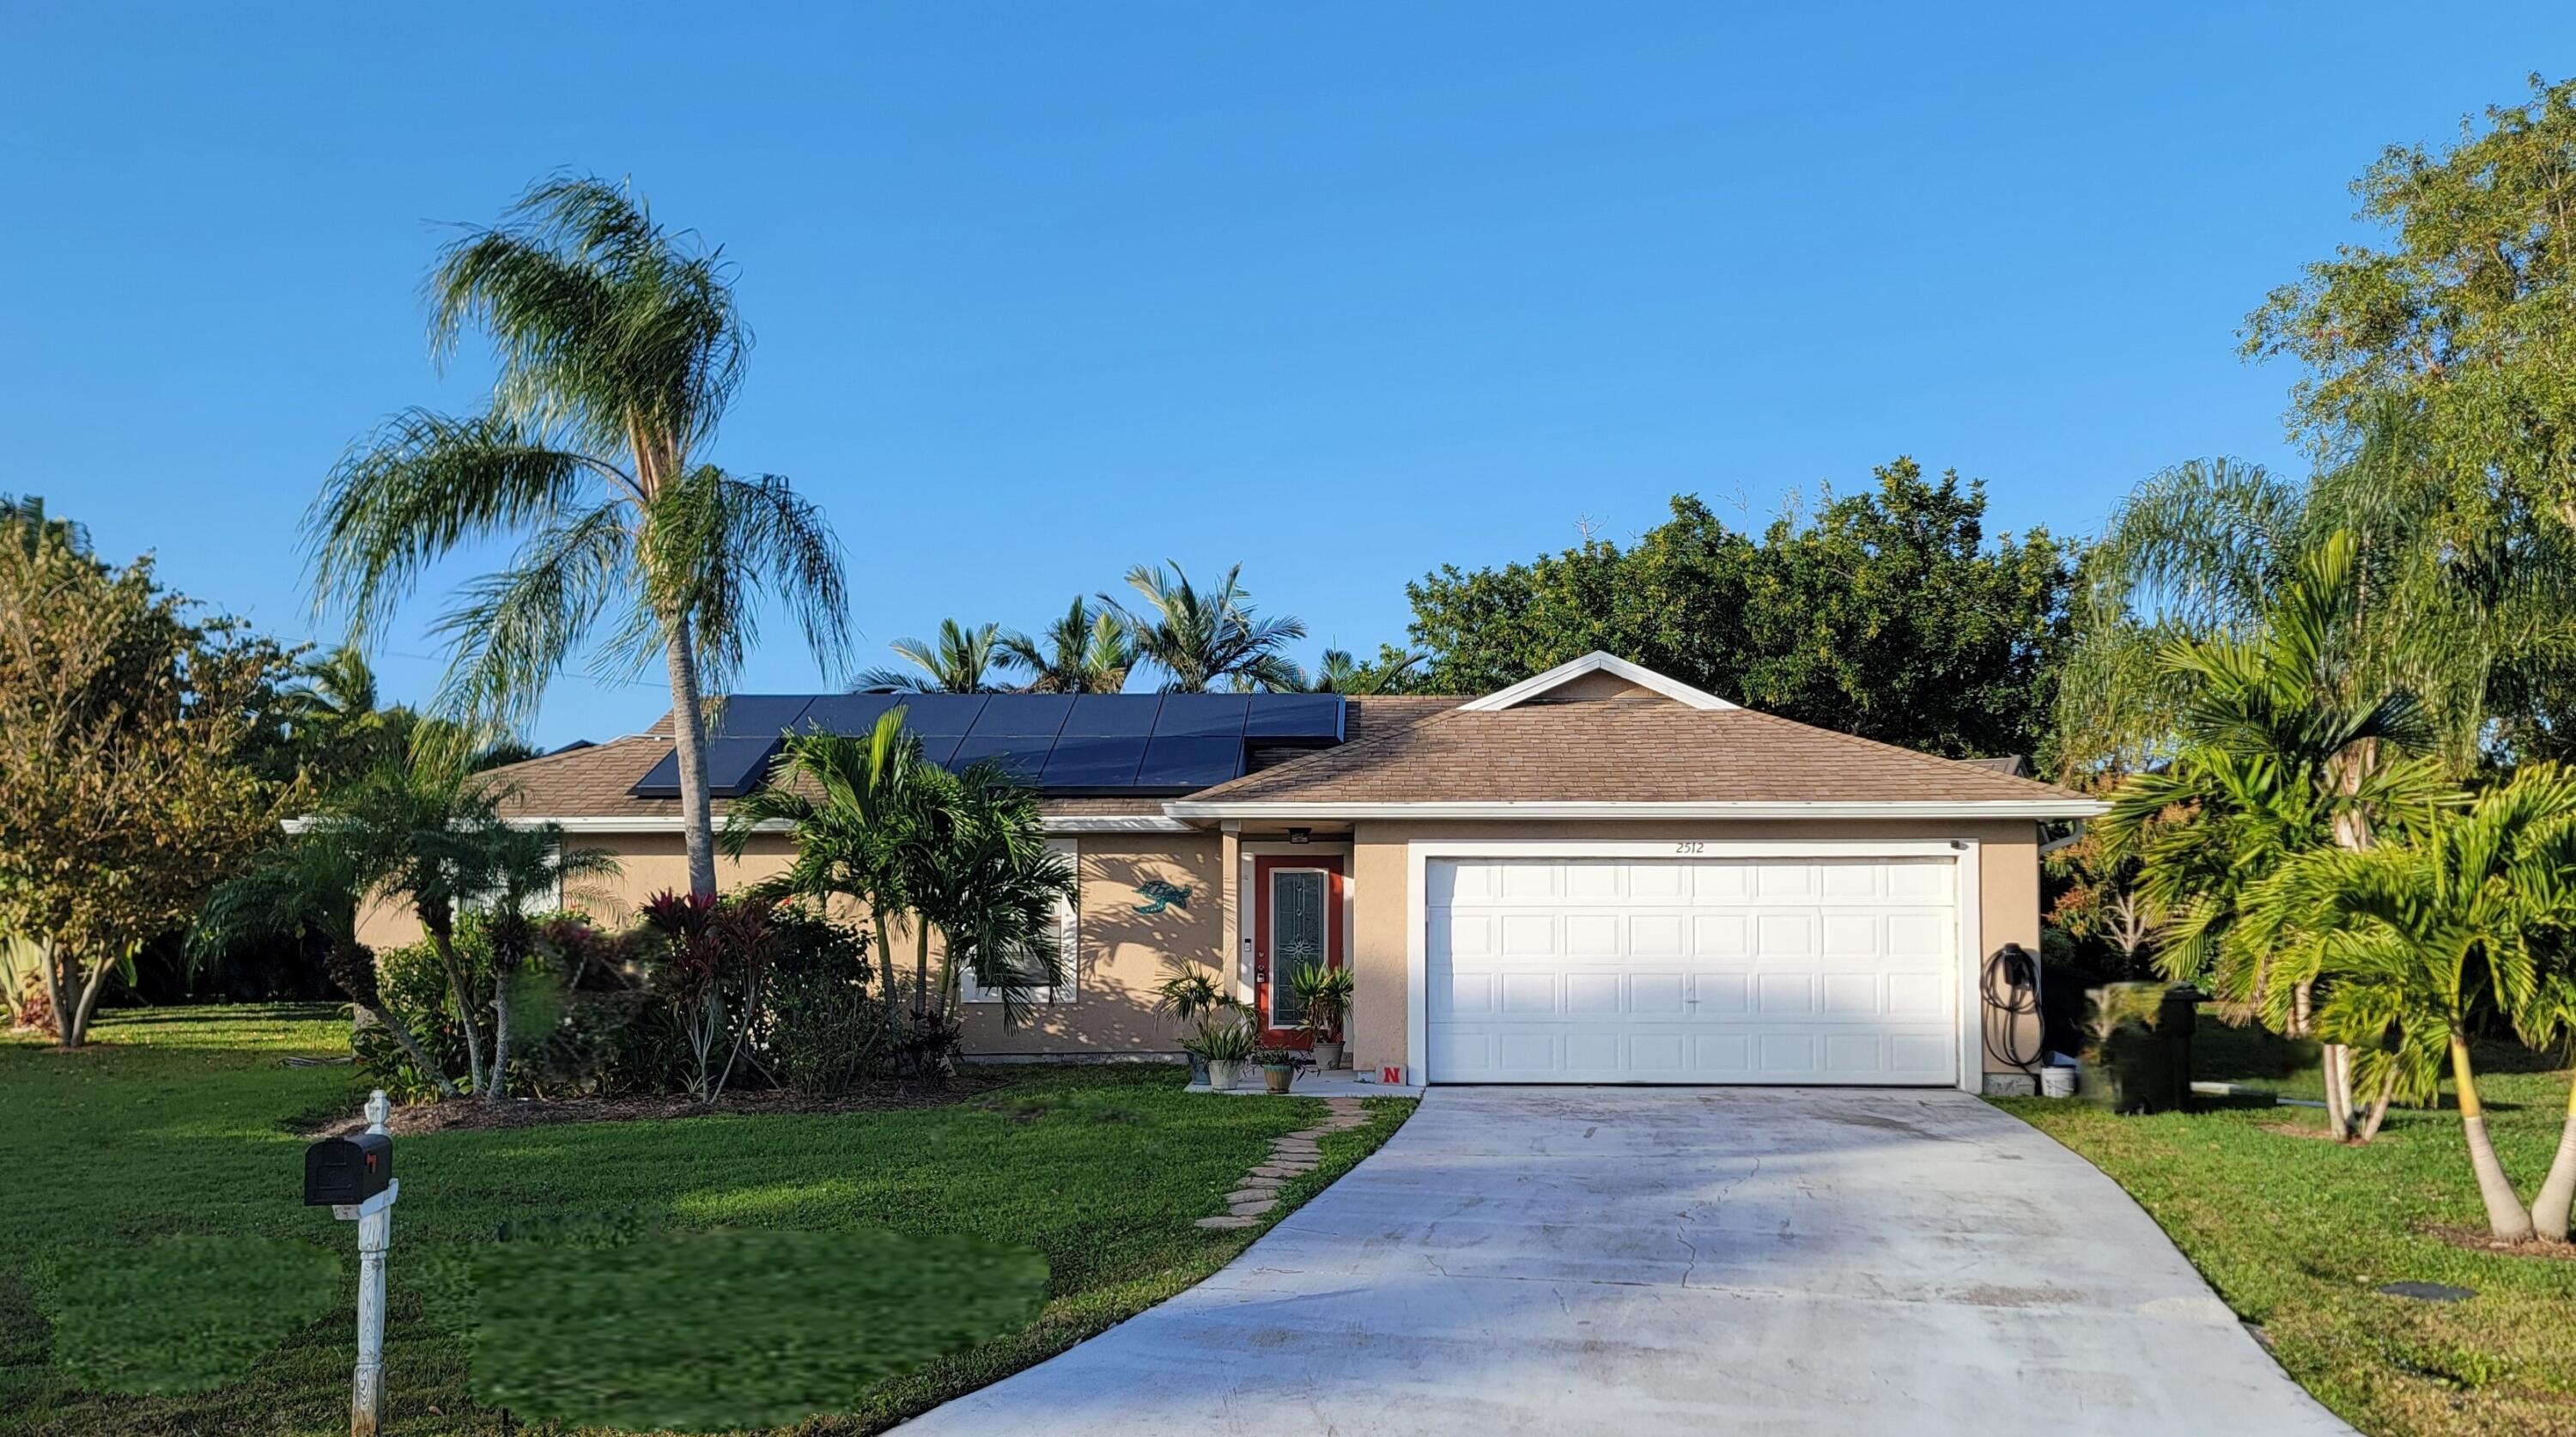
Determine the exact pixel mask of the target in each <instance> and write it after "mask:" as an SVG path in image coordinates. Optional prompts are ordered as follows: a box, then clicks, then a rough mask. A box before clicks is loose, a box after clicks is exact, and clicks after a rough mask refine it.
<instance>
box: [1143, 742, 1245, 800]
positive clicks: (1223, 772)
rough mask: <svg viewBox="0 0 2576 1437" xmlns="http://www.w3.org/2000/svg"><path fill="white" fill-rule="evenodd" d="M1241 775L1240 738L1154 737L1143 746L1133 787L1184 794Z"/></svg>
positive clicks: (1241, 747)
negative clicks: (1143, 755)
mask: <svg viewBox="0 0 2576 1437" xmlns="http://www.w3.org/2000/svg"><path fill="white" fill-rule="evenodd" d="M1242 775H1243V740H1242V739H1241V738H1240V737H1210V736H1207V735H1178V736H1168V737H1167V736H1164V735H1160V734H1157V735H1156V736H1155V737H1154V738H1153V740H1152V741H1151V742H1149V743H1147V744H1146V745H1145V762H1144V763H1143V764H1142V765H1141V766H1139V767H1138V768H1137V770H1136V786H1137V787H1138V788H1162V789H1174V790H1178V791H1184V792H1186V791H1188V790H1190V789H1197V788H1205V787H1207V786H1208V785H1210V784H1215V783H1223V782H1225V781H1226V780H1227V779H1230V778H1239V777H1241V776H1242Z"/></svg>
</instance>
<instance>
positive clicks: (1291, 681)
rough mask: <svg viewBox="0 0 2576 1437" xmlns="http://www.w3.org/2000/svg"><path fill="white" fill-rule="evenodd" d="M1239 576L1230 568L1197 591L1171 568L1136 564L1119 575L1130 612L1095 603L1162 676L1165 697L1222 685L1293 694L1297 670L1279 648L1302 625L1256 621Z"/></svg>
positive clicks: (1239, 569)
mask: <svg viewBox="0 0 2576 1437" xmlns="http://www.w3.org/2000/svg"><path fill="white" fill-rule="evenodd" d="M1242 574H1243V566H1242V565H1241V564H1237V565H1235V566H1234V567H1233V568H1231V569H1228V570H1226V571H1225V578H1224V579H1222V580H1220V581H1219V582H1218V583H1217V584H1216V585H1215V586H1214V587H1213V588H1208V589H1201V588H1199V587H1198V586H1197V585H1195V584H1193V583H1191V582H1190V576H1189V575H1188V574H1187V573H1185V572H1183V570H1182V569H1181V566H1180V565H1178V564H1173V565H1171V566H1170V567H1169V568H1168V569H1166V568H1158V567H1156V566H1153V565H1150V564H1139V565H1137V566H1136V567H1135V568H1133V569H1130V570H1128V571H1127V586H1128V587H1129V588H1130V589H1133V590H1134V591H1135V592H1136V595H1137V602H1136V604H1135V606H1134V607H1132V608H1131V607H1129V606H1127V605H1124V604H1121V603H1119V601H1118V600H1116V599H1115V598H1112V597H1110V596H1109V595H1107V594H1103V595H1101V596H1100V597H1101V600H1102V601H1103V602H1105V603H1107V604H1108V605H1109V606H1110V607H1111V608H1112V609H1113V610H1115V611H1116V612H1117V614H1118V616H1119V618H1120V621H1121V622H1122V623H1123V624H1125V626H1126V628H1127V632H1128V634H1129V636H1130V638H1131V640H1132V641H1133V643H1134V645H1135V649H1136V653H1137V655H1138V657H1140V658H1142V659H1145V660H1146V661H1148V662H1150V663H1152V664H1153V665H1154V666H1155V667H1156V668H1159V669H1161V670H1162V671H1163V675H1164V678H1163V691H1164V692H1165V693H1177V694H1197V693H1207V692H1209V691H1211V690H1213V689H1215V688H1216V687H1218V686H1219V685H1220V684H1223V683H1225V682H1226V681H1228V680H1232V681H1235V682H1236V683H1237V684H1238V685H1239V686H1248V687H1252V688H1261V689H1272V690H1287V689H1294V688H1295V687H1296V686H1297V682H1298V677H1299V675H1298V673H1297V666H1296V665H1295V664H1293V663H1291V662H1289V660H1288V657H1287V655H1286V654H1284V653H1282V652H1281V650H1283V649H1285V648H1286V647H1287V646H1288V645H1290V644H1292V643H1295V642H1296V641H1297V640H1299V639H1302V638H1304V637H1306V625H1305V624H1304V622H1303V621H1301V620H1298V619H1294V618H1287V617H1281V618H1275V619H1264V618H1259V617H1256V616H1255V615H1254V613H1253V608H1252V595H1251V594H1250V593H1249V592H1247V591H1246V590H1245V589H1244V587H1243V583H1242Z"/></svg>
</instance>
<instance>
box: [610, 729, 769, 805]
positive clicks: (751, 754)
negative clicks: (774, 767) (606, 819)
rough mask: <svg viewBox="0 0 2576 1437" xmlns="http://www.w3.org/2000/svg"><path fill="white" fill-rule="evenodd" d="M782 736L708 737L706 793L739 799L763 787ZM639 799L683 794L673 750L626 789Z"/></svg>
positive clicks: (675, 754)
mask: <svg viewBox="0 0 2576 1437" xmlns="http://www.w3.org/2000/svg"><path fill="white" fill-rule="evenodd" d="M778 748H779V738H778V736H777V735H776V734H771V735H769V736H768V737H766V738H733V737H718V738H711V739H708V740H707V792H709V793H711V794H713V795H715V796H716V797H718V798H740V797H742V796H743V795H744V794H746V793H749V792H751V791H752V790H753V789H755V788H758V787H760V781H761V780H762V779H763V778H766V777H767V776H768V774H769V761H770V759H771V758H773V757H775V756H776V755H777V753H778ZM627 792H629V793H631V794H633V795H635V796H636V797H637V798H678V797H679V796H680V755H679V754H678V753H677V752H676V751H674V752H671V753H666V754H664V755H662V761H661V762H660V763H657V764H655V765H653V767H652V770H651V771H650V772H648V773H646V774H645V775H644V776H643V777H642V778H640V779H638V780H636V782H635V786H634V787H633V788H630V789H628V790H627Z"/></svg>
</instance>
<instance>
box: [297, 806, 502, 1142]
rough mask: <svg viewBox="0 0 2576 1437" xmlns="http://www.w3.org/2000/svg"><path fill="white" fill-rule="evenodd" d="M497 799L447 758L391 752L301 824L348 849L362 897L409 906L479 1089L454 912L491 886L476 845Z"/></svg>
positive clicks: (478, 1051) (477, 1026)
mask: <svg viewBox="0 0 2576 1437" xmlns="http://www.w3.org/2000/svg"><path fill="white" fill-rule="evenodd" d="M501 797H502V791H501V790H499V789H497V788H495V787H494V786H492V785H491V784H490V783H488V782H483V781H478V780H476V779H475V778H474V777H473V776H472V775H471V774H469V773H468V772H466V770H465V769H464V767H463V766H462V765H461V764H458V763H456V762H454V761H453V759H452V758H438V757H430V756H422V757H419V758H413V759H400V760H391V761H387V762H385V763H381V764H379V765H377V766H376V767H375V768H374V769H372V770H370V771H369V772H368V773H367V774H366V776H365V777H364V778H362V779H360V780H359V781H358V782H356V783H355V784H352V785H350V786H349V787H347V788H345V789H343V790H341V791H340V792H338V793H336V794H333V795H331V796H329V797H328V798H327V799H325V800H324V802H323V803H322V805H321V808H320V810H319V811H318V812H317V813H316V814H315V815H314V816H313V817H312V818H310V819H308V820H307V829H306V831H307V832H308V833H312V834H317V835H321V836H323V837H324V838H326V839H328V840H329V841H331V842H334V843H338V844H340V845H341V846H343V847H345V848H347V849H349V850H350V852H351V853H353V854H355V855H356V862H357V863H358V865H359V868H360V871H362V872H363V873H365V874H366V875H367V877H368V894H369V896H370V897H373V898H377V899H380V900H384V901H390V902H401V903H406V904H408V905H409V906H410V908H411V911H412V915H413V916H414V917H415V918H417V919H418V920H419V922H420V927H421V931H422V932H423V933H424V934H426V935H428V938H429V943H430V949H431V951H432V952H434V953H435V954H437V956H438V962H439V967H440V968H441V970H443V972H444V974H445V976H446V978H447V995H448V1001H449V1003H450V1004H451V1005H452V1011H453V1013H454V1014H455V1017H456V1022H457V1025H458V1026H459V1027H460V1028H462V1029H463V1030H464V1035H465V1063H466V1073H467V1077H468V1078H469V1079H470V1080H471V1082H472V1083H473V1085H474V1090H475V1091H476V1092H479V1093H485V1094H487V1095H488V1094H489V1093H490V1091H491V1086H490V1084H489V1083H488V1082H487V1079H486V1072H487V1070H486V1068H485V1066H484V1062H483V1053H484V1049H483V1035H482V1021H481V1019H480V1018H479V1017H478V1016H477V1014H476V1005H475V1003H474V1001H473V999H472V998H471V996H470V994H471V992H472V990H473V987H474V984H473V982H472V980H471V978H470V977H469V975H468V974H467V972H466V963H465V957H464V954H463V953H462V952H461V951H460V950H459V949H458V947H457V944H456V918H457V914H458V912H459V911H460V910H461V909H463V908H464V907H465V905H467V904H468V903H471V902H473V901H475V900H476V899H477V898H479V897H480V896H481V894H482V892H483V890H484V889H485V888H486V887H487V886H488V885H489V882H490V880H489V879H488V878H487V876H486V875H485V873H484V871H483V870H484V869H485V868H486V867H487V858H486V855H485V853H484V852H483V843H484V840H485V836H486V835H488V834H490V833H491V832H492V831H494V830H496V829H499V828H501V827H502V826H503V824H502V821H501V818H500V815H499V802H500V799H501Z"/></svg>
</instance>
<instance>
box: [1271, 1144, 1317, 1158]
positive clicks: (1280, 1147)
mask: <svg viewBox="0 0 2576 1437" xmlns="http://www.w3.org/2000/svg"><path fill="white" fill-rule="evenodd" d="M1270 1151H1271V1153H1272V1154H1273V1155H1276V1154H1280V1153H1295V1154H1297V1155H1298V1156H1299V1157H1307V1158H1311V1157H1313V1156H1315V1153H1316V1149H1315V1145H1314V1144H1313V1143H1290V1142H1277V1143H1272V1144H1271V1145H1270Z"/></svg>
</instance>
